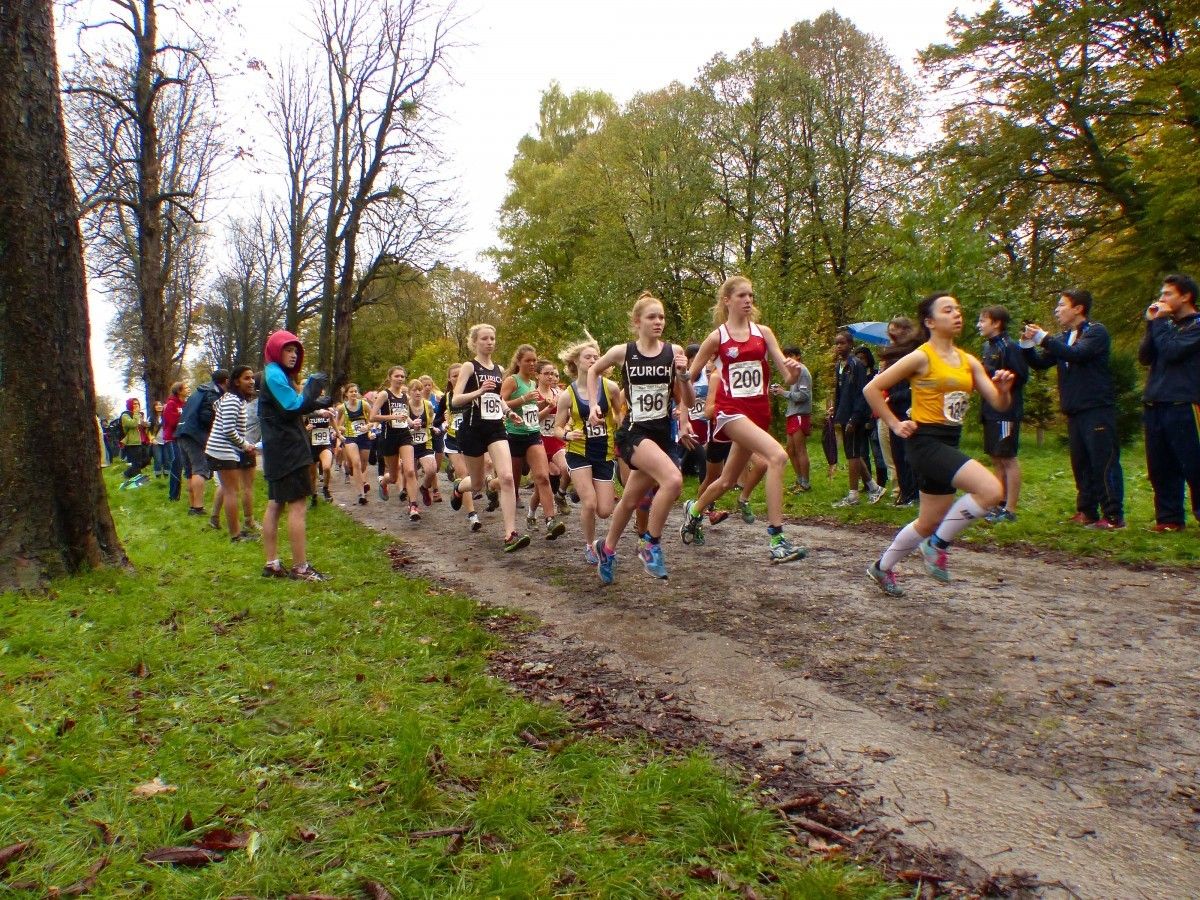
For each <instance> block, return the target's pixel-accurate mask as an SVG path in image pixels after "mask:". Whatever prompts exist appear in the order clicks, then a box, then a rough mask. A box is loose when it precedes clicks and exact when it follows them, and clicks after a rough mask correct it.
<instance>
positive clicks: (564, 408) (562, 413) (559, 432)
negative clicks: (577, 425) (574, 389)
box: [554, 388, 583, 441]
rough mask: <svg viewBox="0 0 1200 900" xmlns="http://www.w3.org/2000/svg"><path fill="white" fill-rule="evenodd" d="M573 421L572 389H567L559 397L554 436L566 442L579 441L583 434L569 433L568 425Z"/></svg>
mask: <svg viewBox="0 0 1200 900" xmlns="http://www.w3.org/2000/svg"><path fill="white" fill-rule="evenodd" d="M570 421H571V389H570V388H567V389H566V390H565V391H563V392H562V393H561V394H559V395H558V403H557V404H555V408H554V436H555V437H557V438H559V439H560V440H564V441H577V440H579V438H580V437H582V436H583V433H582V432H575V431H567V423H568V422H570Z"/></svg>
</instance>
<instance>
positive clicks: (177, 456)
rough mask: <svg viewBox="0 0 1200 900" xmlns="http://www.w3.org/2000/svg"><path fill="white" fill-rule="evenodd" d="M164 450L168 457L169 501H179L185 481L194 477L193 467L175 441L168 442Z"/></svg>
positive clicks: (164, 445)
mask: <svg viewBox="0 0 1200 900" xmlns="http://www.w3.org/2000/svg"><path fill="white" fill-rule="evenodd" d="M163 450H164V451H165V455H166V457H167V473H168V481H167V499H168V500H178V499H179V494H180V488H181V487H182V484H183V480H184V479H185V478H191V477H192V467H191V466H190V465H188V461H187V458H186V454H185V453H184V452H183V451H182V450H181V449H179V446H178V445H177V444H176V443H175V442H174V441H166V442H165V443H164V444H163Z"/></svg>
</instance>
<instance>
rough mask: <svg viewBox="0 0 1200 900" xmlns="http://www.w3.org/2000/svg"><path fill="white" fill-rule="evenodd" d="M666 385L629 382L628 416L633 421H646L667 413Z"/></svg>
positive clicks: (662, 416) (661, 416)
mask: <svg viewBox="0 0 1200 900" xmlns="http://www.w3.org/2000/svg"><path fill="white" fill-rule="evenodd" d="M667 390H668V388H667V385H665V384H631V385H630V386H629V391H630V394H629V410H630V411H629V417H630V418H631V419H632V420H633V421H634V422H648V421H651V420H653V419H662V418H665V417H666V415H667Z"/></svg>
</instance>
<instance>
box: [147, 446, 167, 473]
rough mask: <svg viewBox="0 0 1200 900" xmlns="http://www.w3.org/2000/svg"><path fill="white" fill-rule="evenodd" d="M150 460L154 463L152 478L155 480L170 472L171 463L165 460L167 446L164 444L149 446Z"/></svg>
mask: <svg viewBox="0 0 1200 900" xmlns="http://www.w3.org/2000/svg"><path fill="white" fill-rule="evenodd" d="M150 458H151V459H152V460H153V461H154V476H155V477H156V478H157V477H158V476H159V475H165V474H166V473H167V472H168V471H170V468H171V463H170V460H169V459H168V458H167V445H166V444H165V443H164V444H151V445H150Z"/></svg>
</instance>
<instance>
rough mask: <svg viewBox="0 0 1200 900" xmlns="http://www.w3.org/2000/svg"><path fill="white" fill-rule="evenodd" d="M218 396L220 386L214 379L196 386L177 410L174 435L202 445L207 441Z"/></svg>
mask: <svg viewBox="0 0 1200 900" xmlns="http://www.w3.org/2000/svg"><path fill="white" fill-rule="evenodd" d="M220 397H221V388H220V387H218V386H217V383H216V382H215V381H210V382H209V383H208V384H202V385H200V386H199V387H198V388H196V390H195V392H194V393H193V394H192V396H190V397H188V398H187V403H185V404H183V409H182V410H180V412H179V424H178V425H176V426H175V436H176V437H179V436H180V435H183V436H184V437H190V438H191V439H192V440H194V441H196V442H198V443H199V444H200V445H201V446H203V445H204V444H205V442H206V441H208V433H209V432H210V431H212V424H213V418H214V417H215V415H216V410H215V409H214V407H215V406H216V403H217V400H219V399H220Z"/></svg>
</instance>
